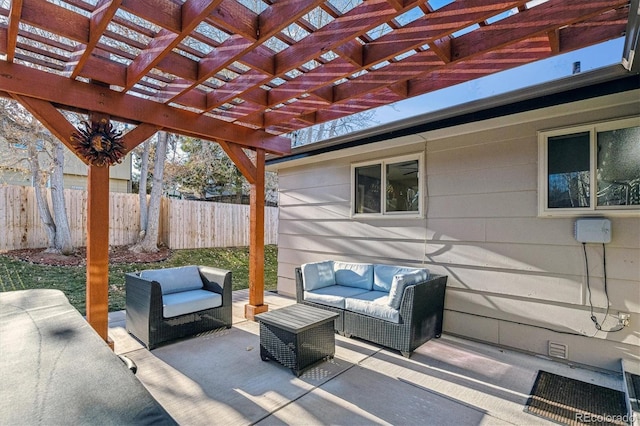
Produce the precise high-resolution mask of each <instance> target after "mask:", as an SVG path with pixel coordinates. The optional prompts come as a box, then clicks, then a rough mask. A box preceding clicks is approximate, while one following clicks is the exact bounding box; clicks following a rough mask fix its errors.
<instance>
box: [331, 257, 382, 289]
mask: <svg viewBox="0 0 640 426" xmlns="http://www.w3.org/2000/svg"><path fill="white" fill-rule="evenodd" d="M333 270H334V272H335V274H336V284H338V285H344V286H347V287H355V288H362V289H365V290H371V289H372V288H373V265H372V264H370V263H351V262H333Z"/></svg>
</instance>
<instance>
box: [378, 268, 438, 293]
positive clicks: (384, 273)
mask: <svg viewBox="0 0 640 426" xmlns="http://www.w3.org/2000/svg"><path fill="white" fill-rule="evenodd" d="M420 270H422V271H426V269H419V268H410V267H406V266H393V265H374V266H373V290H376V291H386V292H389V290H391V282H392V281H393V277H395V276H396V275H402V274H410V273H412V272H415V271H420Z"/></svg>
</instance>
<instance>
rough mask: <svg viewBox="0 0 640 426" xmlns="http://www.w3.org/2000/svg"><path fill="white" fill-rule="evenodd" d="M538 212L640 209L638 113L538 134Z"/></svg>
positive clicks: (567, 213)
mask: <svg viewBox="0 0 640 426" xmlns="http://www.w3.org/2000/svg"><path fill="white" fill-rule="evenodd" d="M539 165H540V178H539V182H538V189H539V191H538V192H539V197H540V199H539V214H540V215H541V216H556V215H558V216H560V215H575V214H576V213H579V214H582V213H587V214H588V213H595V212H598V213H599V214H600V213H604V212H608V213H623V214H625V213H626V214H634V213H635V214H637V213H638V212H640V117H636V118H629V119H623V120H616V121H610V122H606V123H599V124H594V125H586V126H579V127H575V128H570V129H562V130H553V131H546V132H540V133H539Z"/></svg>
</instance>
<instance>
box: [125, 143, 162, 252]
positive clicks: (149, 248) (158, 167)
mask: <svg viewBox="0 0 640 426" xmlns="http://www.w3.org/2000/svg"><path fill="white" fill-rule="evenodd" d="M168 139H169V135H168V134H167V133H166V132H158V144H157V145H156V158H155V164H154V167H153V184H152V185H151V196H150V197H149V211H148V216H147V226H146V233H145V235H144V238H143V239H142V241H140V242H139V243H138V244H136V245H134V246H133V247H131V250H133V251H137V252H143V253H153V252H156V251H158V232H159V230H160V202H161V201H162V176H163V174H164V160H165V158H166V155H167V141H168Z"/></svg>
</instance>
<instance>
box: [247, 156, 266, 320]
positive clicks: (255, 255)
mask: <svg viewBox="0 0 640 426" xmlns="http://www.w3.org/2000/svg"><path fill="white" fill-rule="evenodd" d="M264 161H265V152H264V150H262V149H258V150H256V160H255V169H256V179H255V181H254V182H252V183H251V193H250V196H249V198H250V207H249V227H250V231H249V240H250V243H249V303H248V306H250V307H252V308H248V309H247V308H245V316H247V313H249V315H248V316H251V313H252V312H253V313H254V314H255V313H256V312H255V310H256V308H258V309H259V307H261V306H263V305H264V188H265V179H264ZM251 319H252V318H251Z"/></svg>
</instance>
